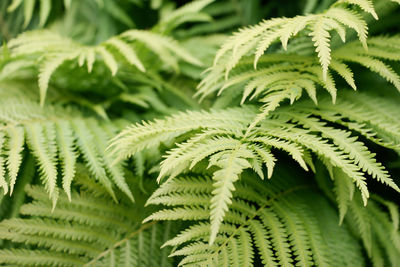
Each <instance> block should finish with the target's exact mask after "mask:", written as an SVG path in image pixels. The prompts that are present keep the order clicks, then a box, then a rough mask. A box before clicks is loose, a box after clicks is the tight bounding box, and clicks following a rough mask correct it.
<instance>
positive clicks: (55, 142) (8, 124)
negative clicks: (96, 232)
mask: <svg viewBox="0 0 400 267" xmlns="http://www.w3.org/2000/svg"><path fill="white" fill-rule="evenodd" d="M17 107H19V108H17ZM0 120H1V122H2V124H3V126H2V129H1V130H0V132H1V133H2V135H3V139H2V140H3V144H6V146H7V150H4V149H3V150H2V155H3V156H4V158H5V162H3V164H1V166H4V167H5V168H6V170H7V173H8V174H9V177H10V179H9V180H8V181H7V180H5V179H4V183H2V187H3V189H4V193H5V194H6V193H7V192H8V191H10V194H12V192H13V188H14V185H15V183H16V180H17V177H18V172H19V168H20V165H21V161H22V152H23V151H24V149H25V148H24V144H25V143H27V145H28V149H29V151H30V152H31V153H32V154H33V155H34V157H35V159H36V160H37V165H38V167H39V170H40V172H41V177H42V180H43V183H44V185H45V188H46V190H47V192H48V193H49V197H50V198H52V199H53V204H55V203H56V201H57V197H58V194H59V193H58V187H57V180H58V173H59V170H58V162H60V166H61V171H60V173H61V174H62V187H63V189H64V191H65V192H66V194H67V195H68V198H69V199H71V194H70V192H71V183H72V180H73V179H74V176H75V172H76V171H75V169H76V163H77V162H78V154H77V151H78V150H79V153H80V154H81V155H82V156H83V158H84V162H85V164H86V165H87V167H88V168H89V170H90V172H91V173H92V174H93V175H94V177H95V178H96V179H97V180H99V181H100V182H101V183H102V184H103V186H104V187H105V188H107V190H108V191H109V193H110V194H111V195H114V192H113V189H112V186H113V184H115V185H117V187H118V188H119V189H121V190H122V191H123V192H125V193H126V194H127V196H129V197H130V198H131V199H132V200H133V196H132V193H131V191H130V189H129V187H128V186H127V184H126V182H125V178H124V173H123V169H122V167H121V165H115V166H114V165H112V164H111V161H112V159H109V158H108V156H105V155H104V149H105V146H106V140H107V139H108V138H110V136H112V135H113V133H115V132H116V131H117V128H116V127H115V126H112V125H110V124H108V123H107V124H105V123H104V122H101V121H96V120H95V119H93V118H89V117H88V118H85V117H83V116H82V115H80V114H79V113H77V112H71V111H67V110H64V109H62V108H59V107H57V106H55V107H52V106H46V108H45V109H43V108H40V106H39V105H38V104H37V103H36V102H34V101H32V100H29V99H27V98H26V99H24V98H13V97H8V98H3V101H2V103H1V110H0ZM98 136H99V137H100V138H98ZM5 163H6V164H5ZM3 173H4V168H3Z"/></svg>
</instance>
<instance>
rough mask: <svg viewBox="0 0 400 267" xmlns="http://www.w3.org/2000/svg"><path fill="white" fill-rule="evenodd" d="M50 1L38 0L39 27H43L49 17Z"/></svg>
mask: <svg viewBox="0 0 400 267" xmlns="http://www.w3.org/2000/svg"><path fill="white" fill-rule="evenodd" d="M50 10H51V0H40V20H39V25H40V26H42V27H43V25H44V24H45V23H46V21H47V18H48V17H49V15H50Z"/></svg>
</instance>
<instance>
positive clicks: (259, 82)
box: [197, 36, 400, 129]
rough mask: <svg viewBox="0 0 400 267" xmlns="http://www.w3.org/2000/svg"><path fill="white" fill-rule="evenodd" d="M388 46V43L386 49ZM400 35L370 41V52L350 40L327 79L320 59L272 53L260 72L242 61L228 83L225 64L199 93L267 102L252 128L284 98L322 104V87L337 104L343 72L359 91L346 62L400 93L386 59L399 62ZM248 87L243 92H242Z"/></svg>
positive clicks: (211, 71)
mask: <svg viewBox="0 0 400 267" xmlns="http://www.w3.org/2000/svg"><path fill="white" fill-rule="evenodd" d="M384 40H385V42H387V43H388V44H389V45H387V46H385V45H383V43H384ZM399 42H400V38H399V36H392V37H373V38H370V39H369V41H368V44H369V49H368V50H365V49H364V48H363V47H362V46H361V45H360V44H359V43H358V42H350V43H348V44H345V45H343V46H342V47H341V48H340V49H337V50H335V51H334V52H333V53H332V55H331V56H332V59H331V60H330V65H329V68H327V73H326V74H325V76H326V78H325V79H324V78H323V76H324V74H323V72H322V71H321V69H320V68H319V66H318V65H319V63H318V62H317V60H316V59H315V58H313V57H310V56H299V55H293V54H271V55H265V56H263V57H261V58H260V59H259V66H258V68H257V70H254V69H253V67H252V62H251V59H249V58H246V59H243V60H241V61H240V63H239V64H238V65H237V67H236V68H235V69H234V70H232V71H231V75H230V76H229V78H228V79H225V78H224V75H223V72H224V67H223V66H215V67H213V68H211V69H209V70H208V73H207V75H206V77H205V78H204V79H203V80H202V82H201V83H200V84H199V90H198V92H197V95H199V96H201V99H204V98H205V97H206V96H208V95H210V94H212V93H214V92H218V95H219V94H221V93H222V92H224V91H229V92H232V91H233V90H243V97H242V100H241V103H242V104H243V103H244V102H245V101H246V100H248V99H249V100H252V99H257V100H258V101H259V102H261V103H262V104H263V106H262V107H261V112H260V114H259V115H258V116H257V117H256V118H255V119H254V122H253V123H252V124H251V125H250V129H251V128H253V127H254V126H255V125H257V124H258V123H260V122H261V121H262V120H263V119H265V118H266V117H267V116H268V114H269V113H270V112H272V111H273V110H275V109H276V108H277V107H278V106H279V105H280V104H281V103H282V102H283V101H284V100H290V103H293V102H294V101H295V100H297V99H299V98H300V97H301V95H302V92H303V90H305V91H306V92H307V94H308V96H309V97H310V98H311V99H312V100H313V101H314V102H315V103H317V95H316V91H317V88H319V87H322V88H323V89H325V90H326V91H328V92H329V94H330V95H331V97H332V102H333V103H335V101H336V96H337V88H336V82H335V80H334V78H333V76H332V72H330V71H329V70H333V73H337V74H339V76H341V77H342V78H343V79H344V80H345V81H346V83H347V84H348V85H349V86H350V87H351V88H353V89H356V88H357V87H356V82H355V80H354V74H353V71H352V70H351V69H350V68H349V66H348V65H347V63H357V64H359V65H361V66H363V67H366V68H368V69H369V70H371V71H373V72H376V73H378V74H379V75H380V76H381V77H383V78H385V79H386V80H387V81H388V82H390V83H392V84H393V85H394V86H395V87H396V88H397V89H399V88H400V76H399V74H397V73H396V72H395V71H394V70H393V69H392V67H391V66H390V65H388V64H387V63H386V62H385V61H386V60H388V59H390V60H391V61H399V60H400V58H399V56H398V55H399V53H400V48H399V46H398V45H397V43H399ZM239 88H243V89H239Z"/></svg>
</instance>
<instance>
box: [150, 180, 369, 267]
mask: <svg viewBox="0 0 400 267" xmlns="http://www.w3.org/2000/svg"><path fill="white" fill-rule="evenodd" d="M251 178H252V177H245V178H244V179H242V180H241V181H239V182H237V183H236V191H235V192H233V200H232V203H231V205H230V208H229V210H228V211H227V212H226V215H225V220H224V222H223V223H222V224H221V227H220V230H219V233H218V235H217V237H216V238H215V241H214V242H213V244H212V245H208V244H207V243H208V242H209V240H210V238H211V236H210V235H211V233H212V230H211V229H210V228H209V226H210V224H209V223H205V222H204V221H203V220H204V219H205V218H203V217H198V215H197V212H198V211H199V209H198V208H196V204H193V206H192V208H189V207H186V208H185V209H186V211H187V212H190V213H191V214H192V219H194V220H196V221H198V222H195V223H194V224H193V225H192V226H190V227H188V228H187V229H186V230H184V231H182V232H181V233H180V234H179V235H177V236H176V237H175V238H173V239H172V240H170V241H168V242H167V243H165V245H164V246H166V245H168V246H175V247H177V250H175V251H174V252H173V253H172V254H171V256H183V259H182V260H181V262H180V266H191V264H194V265H196V264H197V265H217V266H225V265H226V266H235V264H236V265H237V266H252V264H253V262H254V258H255V257H256V255H257V256H259V257H260V258H261V260H262V262H263V264H266V265H268V266H293V265H294V262H296V264H299V265H300V266H309V265H313V264H318V266H340V263H337V264H336V263H335V262H336V261H335V260H334V259H335V257H336V254H335V252H334V251H330V250H329V248H328V244H330V242H332V241H333V240H335V238H337V236H335V235H330V236H329V235H325V234H324V232H325V231H326V229H324V227H327V226H326V224H323V223H322V221H323V220H332V219H334V220H337V219H338V218H337V215H336V212H335V211H334V210H333V209H332V208H331V207H330V205H329V203H328V202H326V201H324V200H323V198H322V197H321V196H318V193H311V190H310V188H309V187H308V186H307V185H297V186H294V187H293V188H292V189H288V188H287V187H286V186H285V182H282V180H279V179H278V180H274V181H271V182H268V184H264V183H261V182H260V183H258V182H256V180H254V179H251ZM287 179H289V180H291V181H292V179H295V178H289V177H285V179H283V180H285V181H286V182H288V181H287ZM185 181H186V178H179V177H175V178H173V179H170V180H169V181H168V182H167V183H166V184H163V185H161V187H160V190H162V191H163V192H165V194H164V195H163V196H168V195H170V196H175V195H176V194H179V195H181V196H187V197H190V196H192V197H193V198H195V196H193V195H191V193H190V192H186V193H184V192H183V191H182V190H180V188H181V187H179V186H178V185H180V184H182V182H185ZM204 182H205V183H207V184H209V185H211V184H212V183H213V181H212V180H211V179H209V178H208V179H207V180H206V181H204ZM281 182H282V183H281ZM175 183H176V185H175V186H174V187H175V188H177V189H178V190H179V193H178V192H175V191H169V190H165V189H163V187H164V186H165V187H168V188H171V186H172V185H173V184H175ZM286 190H287V191H286ZM167 191H168V192H167ZM242 192H247V193H248V194H245V195H243V194H242ZM305 194H307V195H310V194H312V195H313V196H312V198H303V197H302V196H304V195H305ZM202 196H203V197H204V196H208V198H210V199H211V198H212V197H213V193H211V192H208V193H205V195H202ZM316 196H318V199H320V200H321V201H318V202H317V203H319V204H316V203H315V201H314V200H315V197H316ZM155 198H158V199H159V200H160V201H161V203H162V202H163V199H165V200H167V199H166V198H164V197H161V196H160V195H159V196H158V197H157V196H155ZM157 203H159V202H157ZM165 203H167V202H165ZM182 205H184V206H186V205H185V204H184V203H179V204H177V205H173V206H172V207H171V209H170V211H171V212H173V213H176V212H175V211H177V210H182V208H181V206H182ZM189 205H190V204H189ZM320 205H321V206H320ZM322 206H323V208H322ZM321 208H322V210H323V211H324V216H323V217H324V218H323V219H322V218H320V217H319V216H318V215H317V214H318V213H319V212H321ZM162 213H163V214H165V215H167V214H168V210H164V211H162ZM155 214H157V213H155ZM153 215H154V214H153ZM153 215H152V216H150V217H149V218H148V219H151V218H152V217H153ZM170 215H172V213H171V214H170ZM367 216H368V215H367ZM196 217H197V219H196ZM180 218H181V217H180ZM148 219H147V220H148ZM156 219H157V220H158V219H167V220H177V219H178V220H179V218H174V217H172V216H167V217H159V216H157V218H156ZM310 221H311V222H312V223H310ZM346 223H347V222H346ZM329 227H330V228H332V229H331V230H332V231H333V228H334V229H335V231H337V232H336V233H337V235H342V234H343V235H347V236H352V235H351V234H350V232H349V230H348V228H347V227H340V226H338V225H337V224H336V223H333V224H330V225H329ZM346 233H347V234H346ZM349 234H350V235H349ZM351 238H353V237H351ZM354 241H355V240H354ZM252 244H255V246H253V245H252ZM355 244H357V242H355ZM332 248H334V249H335V250H336V249H337V250H338V252H339V251H340V252H339V253H344V254H343V255H347V257H348V258H347V259H348V260H349V261H351V260H350V257H351V258H352V260H356V259H357V255H359V254H360V253H361V251H360V250H359V249H360V248H355V247H354V246H352V247H348V249H346V250H341V248H340V246H339V247H332Z"/></svg>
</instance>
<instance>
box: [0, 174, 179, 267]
mask: <svg viewBox="0 0 400 267" xmlns="http://www.w3.org/2000/svg"><path fill="white" fill-rule="evenodd" d="M81 173H82V174H80V179H79V180H78V182H79V183H80V184H81V185H82V186H85V187H87V189H82V190H81V191H80V192H75V191H74V192H73V193H72V195H73V199H74V202H73V203H71V202H70V201H69V198H68V197H67V195H66V194H65V193H60V199H59V201H58V205H57V209H56V210H55V211H53V212H52V203H51V202H50V201H49V200H48V198H47V193H46V191H45V190H44V189H43V188H41V187H39V186H28V187H27V188H26V191H27V194H28V195H29V196H30V197H31V198H32V199H33V201H32V202H31V203H27V204H25V205H23V206H22V207H21V212H22V213H23V214H25V215H26V216H27V217H26V218H24V219H10V220H4V221H2V222H1V223H0V237H1V238H2V239H6V240H11V241H12V242H15V243H24V244H26V245H27V246H26V247H20V248H15V249H2V250H0V255H1V257H0V263H6V264H16V265H18V266H33V265H59V266H113V265H117V266H120V265H121V266H143V265H144V266H150V265H157V266H172V265H171V261H170V260H169V259H168V258H167V257H166V256H167V254H166V253H165V250H162V251H161V250H160V249H159V247H160V246H161V244H162V243H163V242H165V240H166V239H167V238H168V237H169V234H170V233H172V232H173V231H172V229H171V226H170V223H167V224H159V223H156V224H155V223H149V224H144V225H140V222H138V220H137V219H138V217H137V216H143V215H140V214H139V215H135V214H133V213H132V210H135V209H138V208H139V207H135V206H131V205H128V204H115V203H114V204H111V205H110V201H112V200H111V199H109V197H108V196H107V192H105V191H102V192H101V194H100V196H95V195H93V193H91V191H92V190H97V189H95V187H93V186H92V185H91V182H88V181H90V180H87V179H88V178H87V177H85V176H86V174H85V172H84V171H83V172H81ZM99 193H100V192H99V191H97V194H99ZM33 246H34V248H33ZM27 254H29V259H27V258H26V256H25V255H27Z"/></svg>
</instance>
